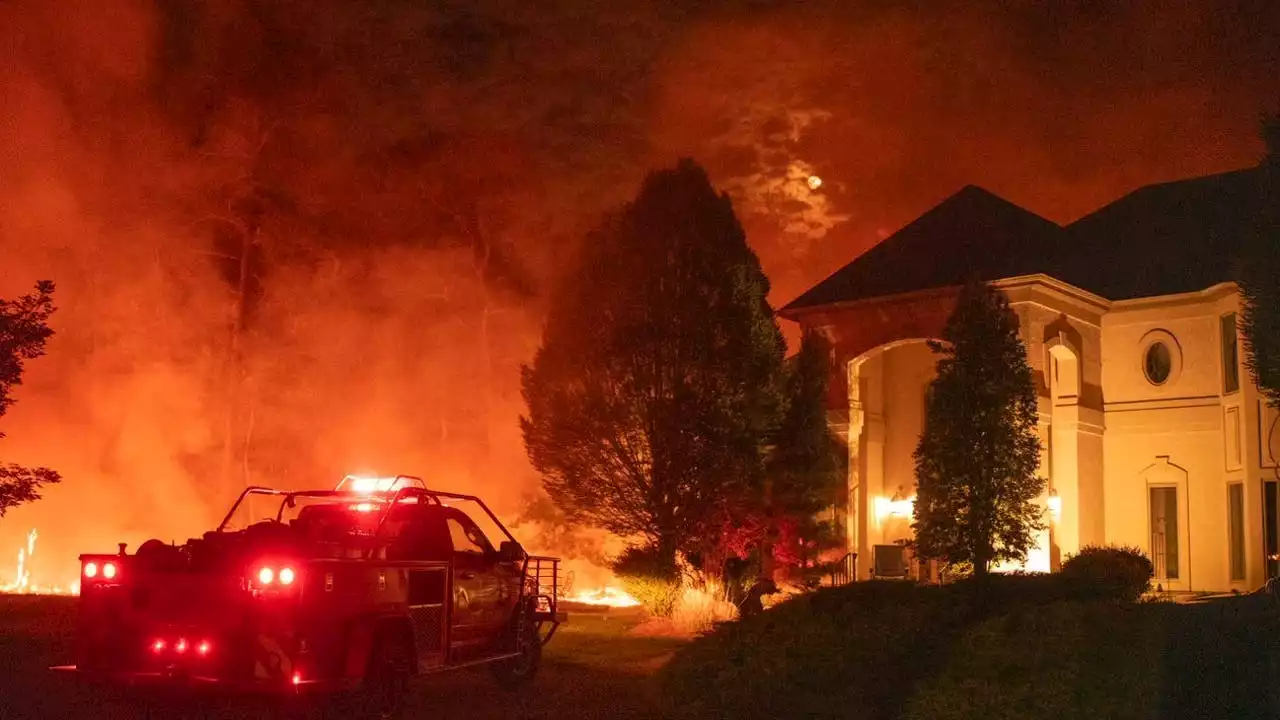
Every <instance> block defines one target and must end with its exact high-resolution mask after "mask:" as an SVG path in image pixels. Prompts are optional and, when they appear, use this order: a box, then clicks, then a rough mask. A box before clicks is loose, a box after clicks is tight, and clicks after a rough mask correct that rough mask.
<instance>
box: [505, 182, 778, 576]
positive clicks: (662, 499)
mask: <svg viewBox="0 0 1280 720" xmlns="http://www.w3.org/2000/svg"><path fill="white" fill-rule="evenodd" d="M768 291H769V283H768V280H767V279H766V278H765V276H764V273H763V272H762V271H761V269H760V263H759V261H758V259H757V258H756V255H755V253H754V252H752V250H751V249H750V248H749V247H748V246H747V243H746V238H745V236H744V234H743V231H742V228H741V226H740V225H739V223H738V220H737V218H736V217H735V216H734V212H733V208H732V207H731V205H730V202H729V199H728V198H727V197H726V196H724V195H722V194H719V193H717V192H716V191H715V189H714V188H713V187H712V186H711V182H710V181H709V179H708V178H707V174H706V172H705V171H704V170H703V169H702V168H701V167H699V166H698V165H697V164H695V163H694V162H693V161H691V160H683V161H681V162H680V163H679V164H678V165H677V166H676V167H675V168H674V169H669V170H662V171H658V172H654V173H652V174H650V175H649V177H648V178H647V179H646V180H645V182H644V184H643V186H642V188H641V190H640V194H639V196H638V197H637V198H636V199H635V200H634V201H633V202H631V203H630V204H628V205H626V206H625V207H624V208H623V209H622V210H621V211H620V212H619V213H617V214H616V215H614V216H613V217H611V218H609V219H608V220H607V221H606V222H605V223H604V224H603V225H602V226H601V227H600V228H599V229H598V230H597V231H596V232H594V233H593V234H591V235H590V236H589V237H588V240H587V243H586V246H585V249H584V256H583V258H582V262H581V265H580V267H579V268H578V270H577V272H576V274H574V275H573V276H571V277H570V278H569V280H568V281H567V283H566V284H565V287H564V288H563V289H562V290H561V291H560V292H559V293H558V295H557V296H556V297H555V299H554V300H553V304H552V307H551V308H550V310H549V312H548V316H547V321H546V326H545V328H544V330H543V336H542V344H541V347H540V348H539V349H538V352H537V354H536V356H535V357H534V360H533V363H532V365H529V366H526V367H524V368H523V374H522V384H523V392H524V399H525V402H526V403H527V406H528V414H527V415H526V416H525V417H522V418H521V421H520V422H521V429H522V431H523V434H524V440H525V446H526V449H527V451H528V453H529V458H530V460H531V461H532V463H533V466H534V467H535V468H536V469H537V470H538V472H539V473H541V475H542V477H543V485H544V487H545V488H546V490H547V492H548V494H549V495H550V496H551V498H552V500H553V501H555V502H556V503H557V504H558V505H559V506H560V507H561V508H563V509H564V510H565V511H566V513H568V514H569V516H570V517H573V518H577V519H579V520H581V521H585V522H587V523H590V524H593V525H596V526H599V527H603V528H605V529H607V530H609V531H611V532H614V533H616V534H619V535H622V536H624V537H638V538H642V542H643V544H644V545H645V546H647V548H648V549H649V550H651V551H652V552H653V554H654V556H655V557H657V558H658V559H659V560H660V562H661V563H662V564H664V565H673V564H674V559H675V556H676V552H677V551H678V550H695V549H696V548H697V547H699V546H700V545H701V544H702V540H703V538H700V537H698V536H699V534H700V533H705V532H707V531H708V529H709V528H710V527H711V525H712V524H711V523H710V522H709V520H710V518H711V516H712V515H713V514H714V512H715V510H716V508H717V507H718V506H719V505H720V503H721V501H722V499H723V498H726V497H733V496H735V495H737V494H740V493H743V492H747V491H749V490H750V489H752V488H758V487H759V486H760V484H761V483H762V479H763V475H764V469H765V452H764V449H765V445H766V441H767V438H768V435H769V433H770V431H771V430H772V429H773V428H774V427H775V426H776V423H777V414H778V411H779V408H780V401H779V397H778V390H777V384H778V377H779V374H780V372H781V368H782V355H783V342H782V335H781V333H780V331H779V330H778V326H777V323H776V321H775V319H774V316H773V311H772V308H770V307H769V304H768V301H767V300H766V297H767V295H768Z"/></svg>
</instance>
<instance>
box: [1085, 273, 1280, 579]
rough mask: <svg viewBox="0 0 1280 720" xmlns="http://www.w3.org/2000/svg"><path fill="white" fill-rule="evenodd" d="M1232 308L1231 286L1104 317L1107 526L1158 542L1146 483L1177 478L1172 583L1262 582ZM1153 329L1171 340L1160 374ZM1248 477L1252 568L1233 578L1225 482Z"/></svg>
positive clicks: (1244, 379)
mask: <svg viewBox="0 0 1280 720" xmlns="http://www.w3.org/2000/svg"><path fill="white" fill-rule="evenodd" d="M1235 309H1236V300H1235V296H1234V294H1233V293H1232V292H1231V291H1230V289H1219V290H1216V291H1206V292H1205V293H1197V294H1195V295H1191V296H1179V297H1173V298H1164V299H1160V300H1151V301H1143V302H1135V303H1118V304H1116V305H1115V306H1113V308H1112V309H1111V311H1110V312H1108V313H1107V314H1106V316H1105V317H1104V318H1103V324H1102V326H1103V364H1102V369H1103V388H1104V389H1105V399H1106V403H1105V408H1106V427H1107V431H1106V435H1105V440H1104V458H1105V462H1104V467H1105V476H1106V497H1105V507H1106V535H1107V540H1108V541H1109V542H1113V543H1126V544H1132V545H1136V546H1138V547H1141V548H1143V549H1144V550H1146V551H1148V552H1149V553H1150V552H1152V550H1153V548H1152V541H1151V536H1150V532H1151V529H1150V524H1151V523H1150V517H1151V516H1150V506H1149V487H1150V486H1151V485H1152V484H1173V485H1175V486H1176V487H1177V488H1178V512H1179V528H1178V529H1179V533H1178V534H1179V541H1178V547H1179V573H1178V574H1179V577H1178V579H1176V580H1165V581H1162V582H1163V584H1164V585H1165V586H1166V587H1168V588H1170V589H1175V590H1178V589H1181V590H1207V591H1221V590H1229V589H1232V588H1233V587H1246V586H1251V585H1252V586H1256V585H1257V584H1261V576H1262V572H1263V566H1262V559H1261V547H1260V545H1261V530H1260V520H1261V502H1260V501H1261V485H1260V484H1259V482H1258V477H1257V475H1256V474H1252V475H1251V473H1250V472H1249V469H1248V468H1247V467H1246V465H1247V462H1246V457H1245V456H1246V455H1247V453H1248V450H1249V447H1248V443H1247V435H1248V433H1249V428H1248V424H1249V423H1248V418H1247V415H1248V413H1247V412H1245V407H1244V404H1243V403H1244V400H1245V396H1246V394H1247V392H1248V389H1249V388H1248V385H1249V378H1248V375H1247V373H1246V372H1244V371H1243V369H1242V368H1239V367H1237V372H1239V377H1240V385H1241V390H1238V391H1236V392H1232V393H1225V392H1224V390H1225V389H1224V386H1223V362H1222V344H1221V336H1220V317H1221V316H1222V315H1223V313H1226V312H1231V311H1234V310H1235ZM1153 339H1162V340H1163V341H1164V342H1166V344H1170V345H1171V346H1172V347H1173V348H1174V356H1175V357H1174V363H1173V366H1174V369H1173V372H1172V373H1171V375H1170V377H1169V379H1168V380H1167V381H1166V382H1164V383H1163V384H1159V385H1157V384H1154V383H1153V382H1151V381H1149V380H1148V379H1147V377H1146V375H1145V374H1144V371H1143V357H1144V351H1145V349H1146V348H1147V346H1148V345H1149V343H1150V342H1151V341H1152V340H1153ZM1231 482H1246V492H1245V510H1244V515H1245V518H1244V519H1245V529H1244V530H1245V536H1246V560H1247V562H1248V565H1249V567H1248V568H1247V577H1246V580H1245V581H1243V582H1233V581H1232V580H1231V579H1230V551H1231V548H1230V543H1229V523H1228V500H1227V497H1228V495H1227V493H1228V490H1227V487H1228V484H1229V483H1231Z"/></svg>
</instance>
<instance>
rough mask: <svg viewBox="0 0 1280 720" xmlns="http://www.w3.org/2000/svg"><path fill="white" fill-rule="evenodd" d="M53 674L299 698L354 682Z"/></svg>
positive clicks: (61, 669) (70, 668)
mask: <svg viewBox="0 0 1280 720" xmlns="http://www.w3.org/2000/svg"><path fill="white" fill-rule="evenodd" d="M49 670H50V671H52V672H55V673H59V674H63V675H72V676H75V677H77V678H78V679H80V680H82V681H84V682H88V683H94V684H102V685H113V686H124V687H137V688H155V689H171V690H181V691H190V692H200V691H217V692H226V693H234V694H243V695H268V696H282V697H287V696H299V695H319V694H326V693H333V692H341V691H344V690H350V689H353V688H354V687H355V684H354V683H351V682H346V681H341V682H334V681H331V680H309V679H307V678H305V677H302V676H301V675H298V676H295V677H293V678H291V679H290V680H289V681H288V682H284V683H280V682H267V681H262V680H252V681H242V680H233V679H230V678H221V677H209V676H204V675H198V674H190V673H183V672H137V671H129V672H99V671H88V670H82V669H80V668H78V667H76V666H75V665H57V666H54V667H51V668H49Z"/></svg>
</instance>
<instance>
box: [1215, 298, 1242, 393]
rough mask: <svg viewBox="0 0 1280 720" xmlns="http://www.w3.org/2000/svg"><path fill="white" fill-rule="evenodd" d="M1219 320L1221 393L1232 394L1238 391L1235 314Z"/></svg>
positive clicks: (1224, 316) (1238, 357)
mask: <svg viewBox="0 0 1280 720" xmlns="http://www.w3.org/2000/svg"><path fill="white" fill-rule="evenodd" d="M1220 320H1221V326H1222V327H1221V330H1222V331H1221V332H1220V333H1219V336H1220V337H1221V339H1222V392H1223V393H1233V392H1235V391H1237V390H1239V389H1240V351H1239V349H1238V348H1239V343H1238V341H1237V339H1236V314H1235V313H1227V314H1226V315H1223V316H1222V318H1221V319H1220Z"/></svg>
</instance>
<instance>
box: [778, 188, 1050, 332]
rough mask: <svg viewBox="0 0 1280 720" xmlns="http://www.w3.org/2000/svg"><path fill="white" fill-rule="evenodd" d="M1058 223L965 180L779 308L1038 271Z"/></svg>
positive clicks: (784, 310) (820, 303) (1040, 268)
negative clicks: (944, 197) (927, 207)
mask: <svg viewBox="0 0 1280 720" xmlns="http://www.w3.org/2000/svg"><path fill="white" fill-rule="evenodd" d="M1063 232H1064V231H1063V228H1062V227H1061V226H1059V225H1057V224H1055V223H1053V222H1050V221H1049V220H1046V219H1044V218H1042V217H1040V216H1039V215H1036V214H1035V213H1033V212H1031V211H1029V210H1025V209H1023V208H1021V207H1018V206H1017V205H1014V204H1013V203H1011V202H1009V201H1008V200H1005V199H1004V198H1001V197H999V196H997V195H995V194H993V193H991V192H988V191H987V190H984V189H982V188H980V187H977V186H974V185H969V186H967V187H965V188H964V189H962V190H960V191H959V192H957V193H956V194H954V195H952V196H951V197H949V198H947V199H946V200H943V201H942V202H941V203H939V204H938V205H937V206H935V207H934V208H933V209H931V210H929V211H928V212H926V213H925V214H924V215H921V216H920V217H918V218H916V219H915V220H914V221H912V222H911V223H910V224H908V225H907V226H906V227H904V228H902V229H901V230H899V231H898V232H896V233H894V234H892V235H890V236H889V237H887V238H885V239H884V240H882V241H881V242H880V243H879V244H878V245H876V246H875V247H873V248H871V249H870V250H868V251H866V252H865V253H863V254H862V255H860V256H858V257H857V258H856V259H854V261H853V262H851V263H849V264H848V265H845V266H844V267H843V268H840V269H839V270H837V271H836V272H835V273H834V274H833V275H831V277H828V278H827V279H826V280H823V281H822V282H820V283H818V284H817V285H815V286H814V287H812V288H810V289H809V290H808V291H807V292H805V293H804V294H803V295H801V296H800V297H798V298H796V299H795V300H793V301H791V302H790V303H789V304H788V305H787V306H786V307H784V308H783V312H784V313H785V312H788V311H791V310H798V309H801V308H807V307H814V306H819V305H829V304H832V303H837V302H847V301H850V300H863V299H867V298H874V297H882V296H885V295H895V294H898V293H904V292H911V291H913V290H925V289H930V288H939V287H950V286H952V285H962V284H964V283H965V282H966V281H967V280H969V279H970V278H972V277H975V276H976V277H978V278H980V279H982V280H996V279H999V278H1004V277H1013V276H1017V275H1030V274H1033V273H1038V272H1044V271H1045V268H1044V267H1043V262H1042V259H1043V258H1044V257H1046V256H1050V255H1052V254H1053V253H1054V252H1055V250H1054V248H1055V247H1056V246H1058V245H1060V244H1061V242H1062V237H1063Z"/></svg>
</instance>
